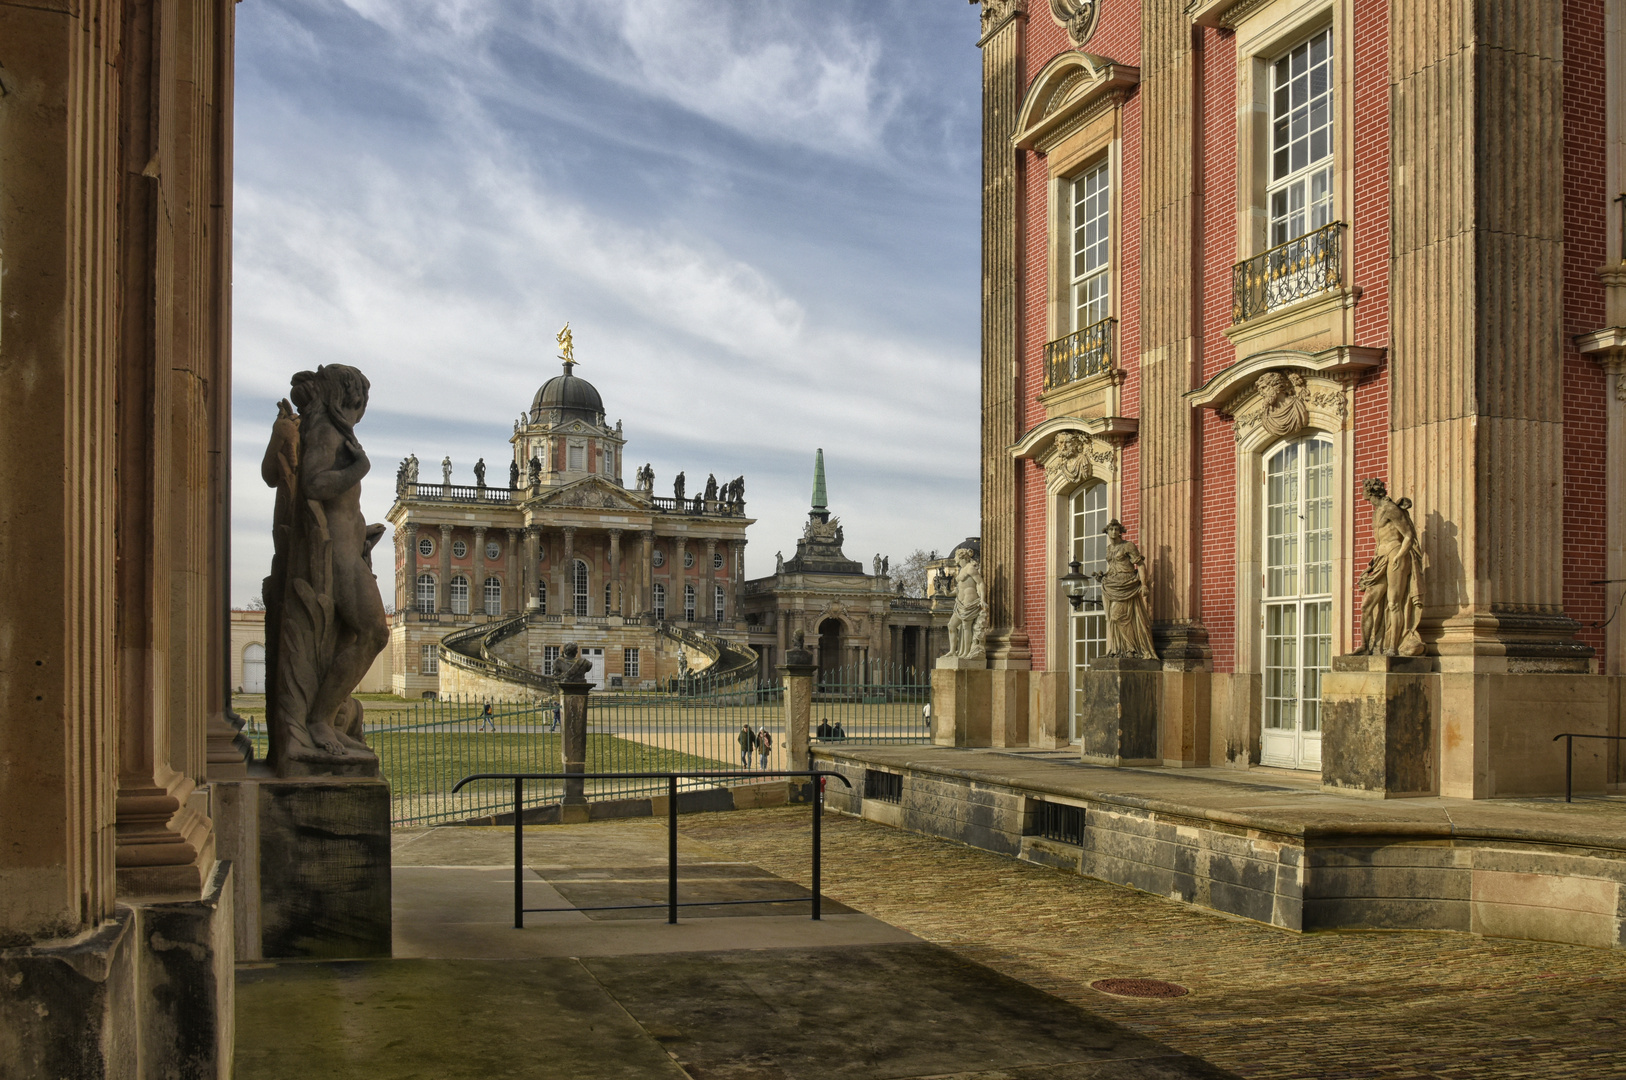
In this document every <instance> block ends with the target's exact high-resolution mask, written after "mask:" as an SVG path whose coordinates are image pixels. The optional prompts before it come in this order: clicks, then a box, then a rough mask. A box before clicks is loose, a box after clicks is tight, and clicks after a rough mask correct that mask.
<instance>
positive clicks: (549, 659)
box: [388, 335, 758, 698]
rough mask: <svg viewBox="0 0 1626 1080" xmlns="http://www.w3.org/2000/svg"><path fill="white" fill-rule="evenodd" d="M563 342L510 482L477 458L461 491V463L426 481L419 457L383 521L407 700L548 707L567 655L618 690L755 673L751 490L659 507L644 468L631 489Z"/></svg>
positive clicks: (431, 469) (611, 435) (683, 485)
mask: <svg viewBox="0 0 1626 1080" xmlns="http://www.w3.org/2000/svg"><path fill="white" fill-rule="evenodd" d="M561 342H562V343H564V344H565V346H566V347H565V350H564V353H563V355H562V356H561V359H562V360H563V370H562V372H561V374H558V375H555V376H554V377H552V378H550V379H549V380H548V381H547V382H545V383H543V384H542V386H541V388H540V389H538V390H537V392H536V394H535V396H534V397H533V398H532V399H531V407H530V410H529V411H528V412H526V413H525V414H524V415H522V416H521V417H520V418H519V419H518V420H516V421H515V423H514V430H513V434H512V435H511V436H510V438H509V443H510V446H511V451H512V453H511V456H510V460H509V461H508V462H507V463H506V468H505V469H504V467H503V466H497V467H496V468H497V469H498V470H499V474H498V475H496V476H488V475H487V472H488V470H487V467H486V464H485V460H484V459H483V458H482V459H481V460H480V462H479V463H478V464H477V465H476V466H475V475H474V483H472V484H469V483H454V482H453V477H452V473H453V465H452V463H451V461H450V460H449V459H443V460H442V461H441V463H440V466H439V468H438V469H437V468H436V466H435V465H434V464H433V462H432V460H431V461H429V462H426V463H425V464H424V465H423V466H422V467H421V468H422V469H423V470H424V471H425V472H427V473H428V474H429V475H420V464H419V461H418V459H417V456H416V455H414V456H412V457H410V458H408V459H407V460H406V461H404V462H402V464H401V470H400V473H399V474H398V476H397V479H396V498H395V503H394V505H393V506H392V507H391V508H390V511H389V515H388V520H389V522H390V523H391V524H392V525H393V526H394V527H395V538H396V543H395V557H396V561H395V582H396V586H395V607H396V613H395V615H394V617H393V620H392V629H391V641H392V646H393V650H394V654H393V657H392V660H393V672H394V676H393V678H394V689H395V692H396V693H398V694H403V695H405V696H409V697H419V696H429V695H438V694H471V695H479V696H489V697H499V698H506V697H517V696H524V695H526V694H529V695H531V696H536V695H539V694H546V693H548V692H550V691H551V686H550V682H549V679H548V676H549V674H550V670H551V665H552V663H553V661H554V660H555V659H556V658H557V657H558V654H559V649H560V647H561V646H563V645H564V644H565V643H566V642H569V641H575V642H577V643H579V644H580V645H581V646H582V650H583V653H584V654H585V655H586V657H587V658H588V659H589V661H590V662H591V663H592V664H593V673H592V679H593V681H594V682H595V683H596V684H598V685H599V686H603V687H606V688H612V687H614V688H626V689H653V688H656V687H659V686H662V685H665V684H666V683H667V682H668V681H669V680H670V679H671V678H673V677H675V676H676V675H678V674H679V673H680V672H682V671H695V670H697V669H711V670H718V671H721V670H723V669H725V668H726V669H728V670H730V671H734V672H737V673H743V672H744V671H745V670H746V669H755V668H756V666H757V665H758V658H757V655H756V654H755V653H754V652H752V651H751V649H750V648H749V645H748V644H747V641H748V637H749V632H748V630H747V628H746V625H745V621H744V616H743V613H742V611H741V608H740V592H741V586H742V584H743V578H744V574H743V568H744V564H745V540H746V535H745V534H746V529H747V528H748V527H749V526H750V525H751V524H752V520H753V519H751V518H749V517H747V516H746V514H745V479H744V477H740V478H738V479H736V480H734V481H732V482H725V483H723V484H721V485H719V484H718V482H717V481H716V480H715V478H707V479H706V480H704V481H699V480H697V481H695V482H693V483H692V485H691V484H690V483H689V482H688V481H687V478H686V477H685V476H684V474H682V473H679V474H678V476H677V477H676V478H674V480H673V482H672V485H671V491H672V494H670V495H656V494H655V476H654V472H653V470H652V469H651V468H650V467H649V466H647V465H646V466H644V467H643V468H641V469H635V470H634V476H635V479H634V483H633V486H632V487H627V486H626V485H625V484H624V483H623V479H622V477H623V469H624V467H625V462H624V460H623V452H624V450H625V447H626V439H625V438H624V437H623V436H622V431H621V422H620V421H619V420H618V421H616V423H615V425H614V426H613V427H612V426H611V425H610V424H609V423H608V421H607V420H606V419H605V413H604V399H603V398H602V397H601V396H600V394H599V391H598V389H597V388H596V387H595V386H594V385H593V384H592V383H590V382H588V381H587V380H586V379H583V378H581V377H580V376H578V375H576V374H575V373H574V369H575V367H576V362H575V359H574V357H573V356H572V355H571V353H572V350H571V348H570V346H569V344H568V336H567V335H561ZM437 472H438V473H439V476H438V477H437V476H435V475H434V474H435V473H437ZM502 472H506V475H502ZM465 476H466V474H465ZM437 479H438V480H439V482H438V483H437V482H435V481H436V480H437Z"/></svg>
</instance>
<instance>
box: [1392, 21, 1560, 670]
mask: <svg viewBox="0 0 1626 1080" xmlns="http://www.w3.org/2000/svg"><path fill="white" fill-rule="evenodd" d="M1562 14H1563V3H1562V0H1530V2H1528V3H1523V4H1516V5H1509V4H1503V3H1500V2H1498V0H1471V2H1467V3H1462V4H1457V5H1454V6H1452V7H1450V8H1449V9H1448V10H1447V9H1436V7H1434V6H1431V5H1418V4H1392V5H1390V8H1389V20H1390V41H1391V47H1390V83H1391V86H1392V90H1391V101H1392V107H1391V113H1392V116H1393V121H1392V125H1393V127H1392V131H1393V134H1392V139H1393V149H1392V154H1393V165H1392V169H1391V171H1392V173H1393V175H1394V177H1395V184H1394V191H1393V204H1392V207H1391V210H1390V217H1391V226H1392V236H1393V239H1392V242H1391V246H1392V251H1393V279H1392V282H1393V283H1392V287H1391V290H1390V292H1391V295H1392V297H1393V301H1392V304H1393V309H1392V316H1391V319H1390V324H1391V325H1392V326H1393V328H1394V329H1393V334H1394V339H1393V341H1394V345H1393V352H1392V354H1391V355H1392V358H1391V362H1390V366H1389V371H1390V379H1391V380H1392V381H1391V390H1390V394H1389V401H1390V426H1391V429H1392V433H1391V439H1390V444H1389V446H1390V450H1389V469H1390V476H1389V478H1388V480H1389V489H1390V491H1392V492H1395V493H1396V494H1397V495H1407V496H1409V497H1410V498H1411V499H1412V500H1413V503H1414V509H1413V511H1412V514H1413V517H1414V518H1415V520H1416V522H1417V527H1418V532H1419V535H1420V539H1421V543H1422V548H1423V552H1424V555H1425V557H1426V559H1427V565H1428V573H1427V574H1426V576H1425V577H1424V579H1423V625H1422V634H1423V638H1424V641H1425V642H1426V643H1427V644H1428V646H1429V651H1430V652H1431V653H1433V652H1437V653H1438V654H1439V655H1440V657H1441V658H1442V664H1443V665H1444V668H1445V670H1447V671H1453V670H1456V671H1467V670H1472V671H1495V670H1534V669H1548V670H1584V669H1585V667H1586V664H1587V660H1588V658H1589V657H1590V655H1591V652H1592V650H1591V649H1590V648H1588V647H1587V646H1585V645H1583V644H1581V643H1580V642H1577V641H1576V640H1575V639H1574V631H1575V629H1576V624H1575V622H1574V621H1573V620H1572V619H1570V618H1569V617H1568V616H1567V615H1566V614H1565V613H1564V609H1563V561H1564V552H1563V530H1562V528H1561V527H1560V523H1561V521H1562V507H1561V505H1560V500H1561V498H1562V495H1563V490H1564V470H1563V442H1564V440H1563V433H1564V416H1563V394H1562V379H1563V365H1562V364H1561V363H1559V362H1558V360H1557V358H1558V357H1560V356H1561V355H1562V337H1561V331H1562V322H1563V311H1564V306H1563V296H1562V274H1561V272H1560V271H1561V267H1562V264H1563V239H1564V237H1563V210H1564V197H1563V190H1562V184H1563V170H1561V169H1557V168H1554V167H1553V162H1555V161H1560V160H1562V158H1563V145H1562V139H1563V132H1564V123H1563V106H1564V101H1563V94H1562V43H1563V34H1562ZM1441 147H1448V148H1450V152H1449V153H1442V152H1441Z"/></svg>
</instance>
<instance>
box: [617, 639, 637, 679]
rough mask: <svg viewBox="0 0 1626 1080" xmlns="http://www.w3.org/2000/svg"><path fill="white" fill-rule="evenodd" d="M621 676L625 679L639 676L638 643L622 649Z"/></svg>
mask: <svg viewBox="0 0 1626 1080" xmlns="http://www.w3.org/2000/svg"><path fill="white" fill-rule="evenodd" d="M621 677H622V678H623V679H636V678H638V647H637V646H636V645H634V646H629V647H627V648H625V649H623V650H621Z"/></svg>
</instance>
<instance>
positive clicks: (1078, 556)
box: [1064, 484, 1107, 742]
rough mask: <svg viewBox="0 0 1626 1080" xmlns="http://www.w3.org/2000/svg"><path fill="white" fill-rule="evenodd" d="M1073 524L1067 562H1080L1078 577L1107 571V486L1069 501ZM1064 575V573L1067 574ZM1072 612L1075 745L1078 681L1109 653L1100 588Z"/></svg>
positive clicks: (1080, 704) (1079, 716) (1080, 702)
mask: <svg viewBox="0 0 1626 1080" xmlns="http://www.w3.org/2000/svg"><path fill="white" fill-rule="evenodd" d="M1069 510H1070V511H1071V513H1070V515H1069V516H1070V518H1071V520H1072V544H1071V545H1070V546H1069V548H1068V551H1069V554H1068V558H1069V559H1072V560H1077V562H1078V564H1079V573H1081V574H1083V575H1084V576H1086V577H1088V576H1089V575H1091V574H1094V573H1096V572H1098V571H1102V570H1105V569H1106V568H1107V538H1106V536H1105V535H1104V534H1102V532H1101V530H1102V529H1103V528H1105V527H1106V524H1107V486H1106V485H1105V484H1091V485H1090V486H1089V487H1087V488H1084V489H1083V490H1082V491H1079V492H1077V493H1075V494H1074V495H1073V497H1072V499H1071V500H1070V501H1069ZM1064 572H1065V571H1064ZM1069 611H1070V615H1071V619H1072V624H1073V632H1072V648H1073V663H1072V670H1073V713H1072V717H1073V719H1072V733H1071V737H1072V738H1073V740H1074V741H1075V742H1076V741H1077V740H1078V739H1080V738H1082V736H1083V733H1082V731H1080V729H1079V724H1080V723H1081V721H1082V720H1083V717H1084V710H1085V704H1084V696H1083V695H1084V686H1083V683H1084V680H1083V679H1081V678H1079V675H1080V674H1081V673H1082V672H1085V671H1088V670H1089V668H1090V664H1091V663H1092V662H1093V661H1094V660H1095V659H1096V658H1097V657H1099V656H1100V655H1101V653H1102V652H1104V651H1105V650H1106V647H1107V618H1106V613H1105V612H1104V611H1103V610H1102V605H1101V587H1100V586H1099V585H1098V584H1096V583H1095V582H1091V583H1090V584H1089V586H1088V587H1087V589H1086V591H1085V594H1084V603H1082V604H1080V605H1079V610H1077V611H1071V610H1070V609H1069Z"/></svg>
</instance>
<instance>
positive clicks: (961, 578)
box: [948, 548, 988, 660]
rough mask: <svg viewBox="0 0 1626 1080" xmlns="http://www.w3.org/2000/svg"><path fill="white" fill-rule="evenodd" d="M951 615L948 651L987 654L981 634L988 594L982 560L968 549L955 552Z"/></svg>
mask: <svg viewBox="0 0 1626 1080" xmlns="http://www.w3.org/2000/svg"><path fill="white" fill-rule="evenodd" d="M954 560H955V562H956V563H957V564H958V565H957V566H956V567H955V575H954V614H952V615H950V616H949V624H948V636H949V650H948V651H949V652H950V653H951V654H952V655H954V656H963V657H965V658H966V659H968V660H976V659H980V658H981V657H983V656H985V655H987V654H986V653H985V652H984V650H983V634H984V632H985V631H986V629H987V624H988V594H987V590H986V589H984V588H983V583H982V563H981V562H979V561H978V560H977V558H976V557H975V556H973V555H972V554H971V552H970V550H968V549H967V548H961V549H960V550H958V551H956V552H955V553H954Z"/></svg>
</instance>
